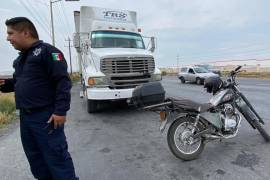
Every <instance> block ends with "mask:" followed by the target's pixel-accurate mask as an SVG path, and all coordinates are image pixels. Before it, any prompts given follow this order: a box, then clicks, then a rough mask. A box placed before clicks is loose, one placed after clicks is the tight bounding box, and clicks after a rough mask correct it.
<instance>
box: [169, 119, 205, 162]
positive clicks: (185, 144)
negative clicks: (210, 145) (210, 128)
mask: <svg viewBox="0 0 270 180" xmlns="http://www.w3.org/2000/svg"><path fill="white" fill-rule="evenodd" d="M194 121H195V119H194V118H192V117H182V118H179V119H177V120H175V121H174V122H173V123H172V124H171V126H170V128H169V130H168V134H167V142H168V146H169V148H170V150H171V152H172V153H173V154H174V155H175V156H176V157H177V158H179V159H182V160H185V161H190V160H194V159H196V158H198V156H199V155H200V154H201V153H202V151H203V149H204V146H205V143H204V140H203V139H202V138H201V137H198V138H196V139H194V138H193V137H192V135H193V132H192V129H193V128H194ZM197 126H198V127H195V133H196V132H199V131H201V130H202V127H201V126H200V124H198V125H197Z"/></svg>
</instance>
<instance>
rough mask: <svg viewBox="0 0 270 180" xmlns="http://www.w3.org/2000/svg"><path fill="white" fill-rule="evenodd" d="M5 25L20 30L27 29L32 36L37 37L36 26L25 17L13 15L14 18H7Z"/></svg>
mask: <svg viewBox="0 0 270 180" xmlns="http://www.w3.org/2000/svg"><path fill="white" fill-rule="evenodd" d="M6 25H7V26H10V27H11V28H12V29H14V30H16V31H20V32H21V31H23V30H26V29H27V30H28V31H29V32H30V34H31V36H32V37H33V38H35V39H39V37H38V32H37V29H36V27H35V26H34V24H33V23H32V22H31V21H30V20H29V19H28V18H26V17H14V18H11V19H8V20H6Z"/></svg>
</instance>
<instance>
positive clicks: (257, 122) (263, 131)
mask: <svg viewBox="0 0 270 180" xmlns="http://www.w3.org/2000/svg"><path fill="white" fill-rule="evenodd" d="M253 125H254V126H255V128H256V129H257V130H258V131H259V132H260V134H261V135H262V137H263V138H264V140H265V141H266V142H269V141H270V136H269V134H268V133H267V132H266V131H265V130H264V128H263V127H262V124H261V123H260V122H259V121H253Z"/></svg>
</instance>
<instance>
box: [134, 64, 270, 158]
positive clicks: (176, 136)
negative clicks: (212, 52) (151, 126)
mask: <svg viewBox="0 0 270 180" xmlns="http://www.w3.org/2000/svg"><path fill="white" fill-rule="evenodd" d="M240 69H241V66H239V67H237V68H236V69H235V70H234V71H232V72H231V73H230V75H229V76H228V79H227V81H222V80H221V79H220V78H219V77H214V78H209V79H206V80H205V84H204V88H206V90H207V92H209V93H212V94H213V97H212V98H211V99H210V101H209V102H207V103H204V104H201V103H197V102H194V101H192V100H189V99H174V98H167V99H165V91H164V89H163V87H162V86H161V84H160V83H152V84H147V85H141V86H139V87H137V88H136V89H135V90H134V91H133V99H132V101H133V103H134V104H135V105H136V106H139V107H143V109H145V110H150V111H157V112H159V114H160V120H161V125H160V131H161V132H163V131H164V129H165V127H166V125H167V124H169V123H170V122H171V123H170V126H169V128H168V133H167V142H168V146H169V148H170V150H171V152H172V153H173V154H174V155H175V156H176V157H177V158H180V159H183V160H193V159H196V158H197V157H198V156H199V155H200V154H201V153H202V151H203V149H204V147H205V144H206V143H207V142H210V141H212V140H221V139H229V138H233V137H235V136H236V135H237V133H238V130H239V127H240V124H241V120H242V117H244V118H245V119H246V120H247V122H248V123H249V124H250V126H251V127H252V128H253V129H257V130H258V131H259V132H260V134H261V135H262V137H263V138H264V139H265V141H267V142H269V141H270V136H269V134H268V133H267V132H266V131H265V129H264V127H263V126H264V121H263V120H262V118H261V117H260V116H259V115H258V113H257V112H256V111H255V109H254V108H253V106H252V105H251V104H250V102H249V101H248V100H247V98H246V97H245V96H244V94H243V93H241V92H240V90H239V89H238V87H237V85H238V84H237V83H236V76H237V74H238V73H239V72H241V71H240Z"/></svg>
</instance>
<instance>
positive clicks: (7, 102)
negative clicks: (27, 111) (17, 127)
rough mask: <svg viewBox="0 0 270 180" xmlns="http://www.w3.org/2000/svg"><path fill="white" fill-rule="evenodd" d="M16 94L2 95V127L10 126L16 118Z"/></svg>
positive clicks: (0, 98)
mask: <svg viewBox="0 0 270 180" xmlns="http://www.w3.org/2000/svg"><path fill="white" fill-rule="evenodd" d="M15 110H16V107H15V100H14V93H8V94H3V93H0V127H3V126H4V125H7V124H9V123H10V122H11V121H12V120H13V119H14V116H15Z"/></svg>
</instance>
